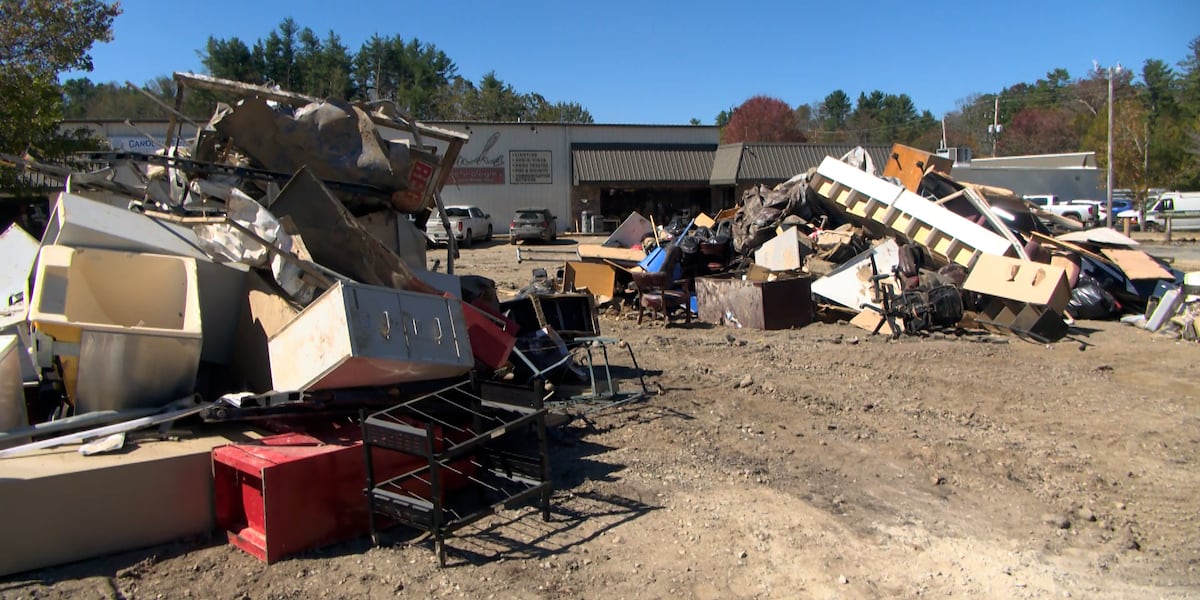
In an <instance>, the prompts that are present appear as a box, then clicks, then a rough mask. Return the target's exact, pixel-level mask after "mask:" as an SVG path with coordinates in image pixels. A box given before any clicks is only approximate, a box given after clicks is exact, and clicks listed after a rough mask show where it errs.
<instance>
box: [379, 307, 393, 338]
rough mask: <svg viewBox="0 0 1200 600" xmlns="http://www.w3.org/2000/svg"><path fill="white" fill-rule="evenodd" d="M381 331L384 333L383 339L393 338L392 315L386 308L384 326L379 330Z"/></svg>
mask: <svg viewBox="0 0 1200 600" xmlns="http://www.w3.org/2000/svg"><path fill="white" fill-rule="evenodd" d="M379 333H380V334H382V335H383V339H385V340H390V339H392V315H390V314H388V311H386V310H385V311H383V327H382V328H381V329H380V330H379Z"/></svg>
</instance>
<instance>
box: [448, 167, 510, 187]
mask: <svg viewBox="0 0 1200 600" xmlns="http://www.w3.org/2000/svg"><path fill="white" fill-rule="evenodd" d="M450 182H451V183H454V184H456V185H500V184H503V183H504V167H500V168H494V167H454V168H453V169H450Z"/></svg>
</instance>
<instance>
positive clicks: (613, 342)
mask: <svg viewBox="0 0 1200 600" xmlns="http://www.w3.org/2000/svg"><path fill="white" fill-rule="evenodd" d="M610 347H616V348H618V349H622V348H623V349H625V350H627V351H628V352H629V362H631V363H632V364H633V370H634V371H635V372H636V373H637V376H638V381H639V382H640V383H641V391H640V392H622V391H621V390H620V388H619V385H620V384H619V382H618V381H617V380H615V379H613V372H612V367H613V365H612V362H611V361H610V360H609V356H608V349H609V348H610ZM597 355H598V356H597ZM573 356H575V357H576V358H577V359H578V362H579V363H580V365H581V366H582V367H583V368H585V369H587V373H588V376H587V383H588V385H589V387H588V388H587V389H586V390H584V391H583V392H582V393H579V394H575V395H572V396H570V397H569V398H567V399H566V400H558V401H555V402H554V404H555V405H558V406H564V405H574V404H577V403H588V404H599V406H597V407H596V408H597V409H601V408H608V407H610V406H616V405H618V404H624V403H626V402H630V401H632V400H636V399H638V398H642V397H645V396H647V395H649V394H650V388H648V387H647V386H646V372H645V371H643V370H642V367H641V366H640V365H638V361H637V357H635V356H634V355H633V347H632V346H630V345H629V342H626V341H625V340H620V339H617V338H610V337H584V338H576V339H575V348H574V349H573ZM601 373H602V374H603V377H600V374H601Z"/></svg>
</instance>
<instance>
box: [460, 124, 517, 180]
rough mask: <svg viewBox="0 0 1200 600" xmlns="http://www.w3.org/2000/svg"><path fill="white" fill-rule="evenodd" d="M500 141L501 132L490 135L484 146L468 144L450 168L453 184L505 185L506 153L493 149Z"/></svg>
mask: <svg viewBox="0 0 1200 600" xmlns="http://www.w3.org/2000/svg"><path fill="white" fill-rule="evenodd" d="M499 141H500V132H499V131H497V132H495V133H493V134H492V135H490V136H488V138H487V140H486V141H484V142H483V147H481V148H478V149H477V150H476V148H475V147H474V146H473V145H471V144H468V146H469V147H467V148H463V154H462V155H461V156H459V157H458V160H457V161H455V163H454V168H452V169H450V183H451V184H453V185H504V153H503V152H496V153H493V152H492V150H493V149H494V148H495V147H496V144H497V143H498V142H499Z"/></svg>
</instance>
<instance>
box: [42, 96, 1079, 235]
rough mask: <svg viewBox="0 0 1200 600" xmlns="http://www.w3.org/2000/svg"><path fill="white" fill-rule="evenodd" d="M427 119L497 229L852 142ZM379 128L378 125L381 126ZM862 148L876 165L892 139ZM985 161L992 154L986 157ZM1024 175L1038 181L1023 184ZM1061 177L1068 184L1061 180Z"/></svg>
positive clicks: (700, 201) (1026, 167)
mask: <svg viewBox="0 0 1200 600" xmlns="http://www.w3.org/2000/svg"><path fill="white" fill-rule="evenodd" d="M430 124H431V125H436V126H439V127H443V128H446V129H452V130H455V131H461V132H464V133H467V134H469V135H470V136H471V137H470V140H469V141H468V142H467V143H466V144H465V145H464V146H463V148H462V151H461V152H460V154H459V157H458V160H457V162H456V164H455V165H454V167H453V168H452V170H451V173H450V177H449V179H448V181H447V183H446V186H445V188H444V189H443V190H442V197H443V200H444V201H445V203H446V204H472V205H477V206H479V207H481V208H483V210H484V211H486V212H488V213H490V214H491V215H492V218H493V222H494V223H495V226H496V232H497V233H505V232H507V231H508V225H509V219H510V217H511V216H512V214H513V212H514V211H515V210H516V209H518V208H522V207H526V206H540V207H545V208H549V209H550V210H551V211H552V212H553V213H554V214H555V215H557V216H558V226H559V228H560V229H561V230H578V229H581V228H583V225H584V219H583V217H584V216H585V214H586V215H587V216H589V217H592V216H600V217H602V218H605V219H607V220H608V221H609V222H610V223H611V222H613V221H619V220H621V219H623V218H625V217H626V216H628V215H629V213H630V212H632V211H637V212H640V213H642V214H643V215H645V216H648V217H649V216H653V217H655V218H656V219H662V220H665V219H667V218H669V217H670V216H671V215H673V214H676V213H680V212H686V213H690V214H695V213H696V212H699V211H704V212H709V213H710V214H713V213H715V212H716V211H719V210H720V209H722V208H725V207H730V206H733V205H735V204H736V203H737V201H738V200H739V199H740V198H741V196H742V193H743V192H745V190H746V189H748V188H750V187H752V186H755V185H760V184H762V185H768V186H770V185H775V184H778V183H781V182H783V181H786V180H788V179H790V178H791V177H793V176H795V175H797V174H799V173H803V172H805V171H807V170H809V169H811V168H813V167H816V166H817V165H819V164H820V162H821V161H822V160H823V159H824V158H825V157H826V156H842V155H843V154H845V153H847V152H849V151H850V150H852V149H853V148H855V145H853V144H765V143H739V144H724V145H722V144H720V143H719V138H720V132H719V130H718V129H717V128H716V127H713V126H700V125H594V124H562V123H483V122H461V121H442V122H436V123H430ZM80 126H85V127H89V128H91V129H93V130H94V131H96V133H97V134H99V135H102V136H104V137H107V138H108V139H109V140H110V141H111V143H112V144H113V145H114V147H115V148H120V149H126V150H140V149H149V148H147V147H152V146H153V145H152V144H147V143H141V142H138V143H137V144H132V145H131V143H130V140H134V139H137V138H142V139H144V135H143V133H144V134H149V135H150V136H151V137H156V138H157V139H159V140H161V138H162V136H163V135H164V134H165V132H166V121H161V122H139V123H137V129H133V128H131V127H130V126H129V125H127V124H125V123H124V122H123V121H119V120H101V121H74V122H69V123H67V124H64V127H65V128H76V127H80ZM383 133H384V135H385V137H387V136H388V132H387V131H386V130H385V131H384V132H383ZM397 137H399V135H398V132H397ZM134 146H136V148H135V147H134ZM864 149H865V150H866V151H867V153H868V155H870V156H871V158H872V160H873V161H874V162H875V165H876V168H877V169H879V170H880V171H882V170H883V168H884V166H885V165H886V161H887V160H888V156H889V153H890V151H891V147H890V146H884V145H872V146H864ZM992 160H995V161H996V164H995V165H990V164H987V163H989V162H991V161H992ZM1047 161H1048V162H1047ZM975 162H976V164H975V165H971V164H970V163H961V164H959V165H956V167H955V171H954V176H955V177H956V178H958V179H961V180H964V181H972V180H975V182H977V183H988V184H992V185H1001V186H1004V187H1010V188H1013V189H1015V190H1016V191H1018V193H1056V192H1053V191H1049V190H1050V189H1051V188H1053V189H1062V191H1061V192H1057V193H1059V195H1061V196H1064V197H1089V196H1092V195H1094V194H1096V193H1097V192H1098V190H1097V186H1096V182H1097V179H1096V172H1097V171H1096V169H1095V167H1094V164H1095V163H1094V157H1089V156H1088V155H1084V154H1080V155H1051V156H1048V157H1011V158H1008V159H987V160H984V159H979V160H976V161H975ZM987 167H993V168H987ZM995 167H1001V168H995ZM1043 171H1044V172H1043ZM1025 183H1028V184H1029V185H1032V186H1034V187H1036V188H1038V189H1036V190H1033V189H1032V188H1030V191H1026V190H1025V188H1024V187H1022V186H1023V185H1024V184H1025ZM1067 183H1070V184H1072V185H1071V186H1070V190H1071V191H1067V187H1068V186H1066V185H1065V184H1067ZM1052 184H1053V185H1052ZM1060 185H1061V186H1063V187H1062V188H1060V187H1059V186H1060ZM1042 188H1047V189H1042Z"/></svg>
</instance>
